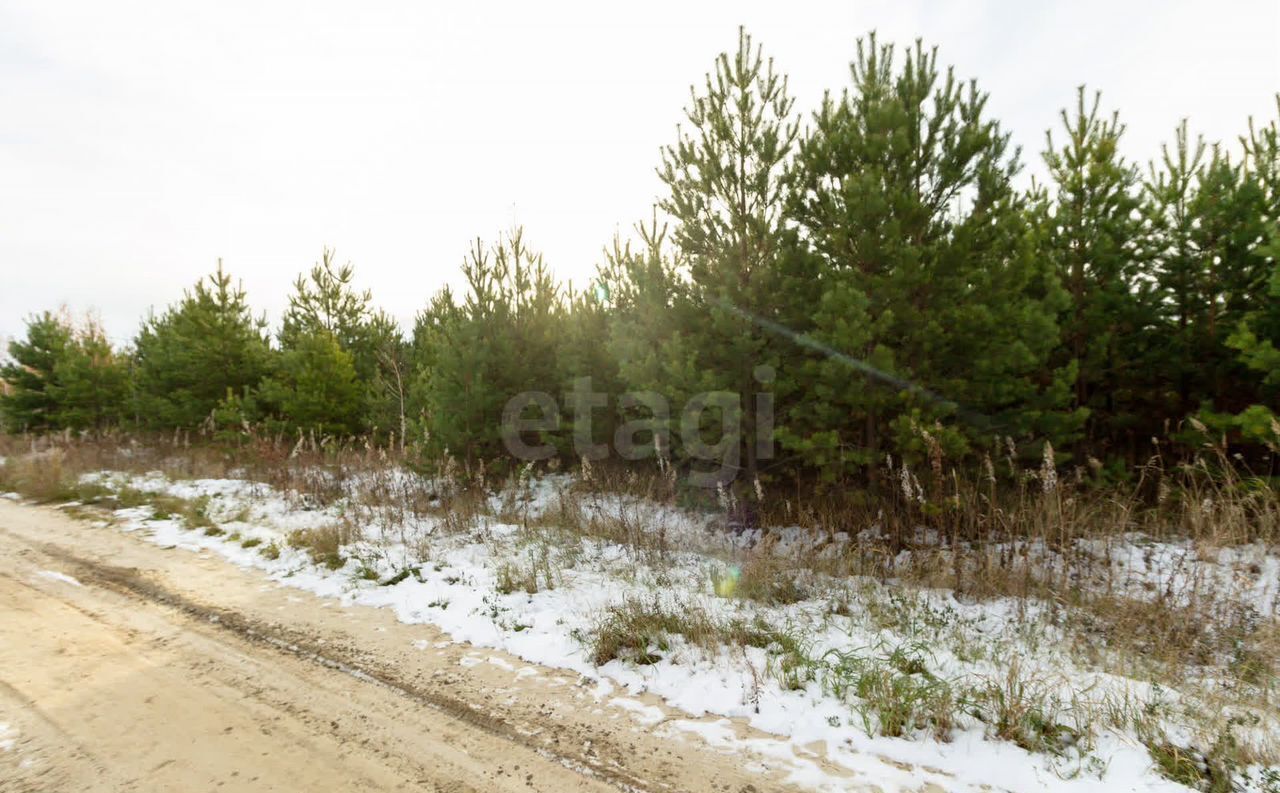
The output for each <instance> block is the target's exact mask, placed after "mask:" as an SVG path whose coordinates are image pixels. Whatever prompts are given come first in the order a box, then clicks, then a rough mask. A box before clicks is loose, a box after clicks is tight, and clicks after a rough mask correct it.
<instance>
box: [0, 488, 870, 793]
mask: <svg viewBox="0 0 1280 793" xmlns="http://www.w3.org/2000/svg"><path fill="white" fill-rule="evenodd" d="M612 696H616V695H612ZM657 704H658V703H656V702H654V701H648V700H644V701H637V700H635V699H630V700H628V701H627V702H623V703H618V702H617V701H615V700H613V699H611V697H603V698H601V697H600V696H599V691H598V689H597V687H596V685H595V681H590V680H585V679H580V678H578V676H577V675H574V674H573V673H570V672H565V671H563V670H554V669H546V668H541V667H531V666H530V665H528V664H526V663H524V662H522V661H520V660H519V659H517V658H514V657H511V656H506V655H503V654H501V653H496V652H492V651H488V650H477V649H476V648H473V647H470V646H468V645H465V644H458V643H451V642H449V640H448V637H447V636H445V635H443V634H441V633H439V632H437V631H434V630H433V629H431V628H430V627H427V626H420V625H412V626H410V625H404V624H402V623H399V622H397V621H396V620H395V619H394V616H393V615H391V614H390V613H389V612H387V611H385V610H378V609H368V608H363V607H342V606H340V605H338V604H337V603H336V601H332V600H325V599H320V598H316V597H312V596H310V595H305V594H302V593H299V592H297V591H294V590H290V589H286V588H282V587H279V586H277V585H275V584H272V583H270V582H268V581H266V580H265V579H264V578H261V577H259V576H256V575H254V574H252V573H249V572H245V571H242V570H240V569H237V568H235V567H233V566H231V565H229V564H227V563H226V562H224V561H222V560H220V559H217V558H214V557H212V556H211V555H208V554H195V553H190V552H187V551H182V550H165V549H162V548H160V547H158V546H155V545H152V544H149V543H146V542H144V541H142V540H140V539H138V538H135V537H132V536H130V535H127V534H124V533H122V532H120V531H118V530H117V529H115V528H112V527H110V526H106V525H102V524H98V525H94V524H93V523H91V522H87V521H85V520H82V519H74V518H71V517H69V516H67V515H65V514H63V513H62V512H61V511H59V510H57V509H55V508H52V507H34V506H26V505H21V504H17V503H14V502H11V501H3V500H0V790H2V791H5V792H6V793H8V791H41V792H42V793H46V792H50V791H80V790H95V791H126V790H127V791H184V792H185V791H204V790H209V791H212V790H219V791H236V790H246V791H247V790H252V791H268V790H289V791H357V790H359V791H366V790H368V791H377V790H436V791H450V792H451V793H452V792H457V793H463V792H464V791H548V793H566V792H567V791H607V790H632V791H659V790H663V791H680V790H688V791H703V790H707V791H710V790H715V791H729V792H730V793H739V792H740V791H752V790H760V791H763V790H783V789H787V786H786V785H785V784H783V782H782V779H783V774H784V773H786V771H787V768H788V765H789V761H786V760H784V761H781V762H779V761H778V760H777V757H776V755H775V756H774V757H773V759H771V760H767V761H766V760H762V759H761V758H751V757H744V756H742V755H741V754H726V753H724V752H723V751H718V750H716V749H713V748H711V747H709V746H707V745H706V744H704V743H703V742H702V740H701V739H698V738H694V737H691V736H690V737H684V733H681V732H680V731H679V730H664V729H662V728H663V727H664V726H667V725H666V724H662V723H659V724H656V725H655V721H656V722H669V721H670V720H671V719H673V718H674V717H673V716H672V715H671V714H668V713H666V711H663V710H661V709H658V708H657ZM637 713H640V714H642V715H645V717H644V718H638V717H637ZM654 713H657V714H659V716H658V718H656V719H655V718H654V717H653V714H654ZM686 723H687V722H686ZM733 729H734V730H735V731H738V732H740V733H741V734H743V735H746V734H748V733H749V730H748V728H746V727H743V726H742V725H733ZM757 737H760V738H762V739H763V736H757ZM796 762H798V763H803V764H808V765H810V766H811V765H812V764H814V763H818V764H821V760H820V759H818V758H817V757H816V756H814V757H803V758H797V759H796ZM826 770H828V771H830V770H831V769H826ZM851 781H852V780H851Z"/></svg>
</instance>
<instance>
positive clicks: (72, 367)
mask: <svg viewBox="0 0 1280 793" xmlns="http://www.w3.org/2000/svg"><path fill="white" fill-rule="evenodd" d="M53 375H54V376H53V384H52V387H51V389H50V390H51V394H52V396H53V399H54V403H55V405H56V409H55V413H54V415H55V417H56V418H55V423H56V424H57V425H58V426H59V427H62V428H66V429H72V430H95V429H96V430H101V429H106V428H109V427H115V426H119V425H120V424H121V423H123V422H124V421H125V420H126V419H127V418H128V409H129V397H130V391H131V388H132V384H131V381H130V371H129V359H128V356H127V355H124V354H122V353H120V352H118V351H116V350H115V349H114V348H113V347H112V346H111V341H110V340H109V339H108V338H107V335H106V332H105V331H104V330H103V329H102V326H101V325H100V324H99V323H98V322H96V321H94V320H88V321H86V322H85V324H84V325H83V326H81V327H80V328H77V329H76V330H75V332H74V334H73V335H72V338H71V342H70V344H68V345H67V346H66V347H65V348H64V352H63V355H62V356H61V357H60V358H59V359H58V361H57V362H56V363H55V364H54V367H53Z"/></svg>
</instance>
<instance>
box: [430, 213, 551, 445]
mask: <svg viewBox="0 0 1280 793" xmlns="http://www.w3.org/2000/svg"><path fill="white" fill-rule="evenodd" d="M462 272H463V275H464V276H465V278H466V281H467V291H466V293H465V294H464V296H463V298H462V300H461V302H458V300H457V299H455V298H454V296H453V294H452V292H451V291H449V290H447V289H446V290H443V291H441V292H440V293H438V294H437V295H436V296H435V298H433V299H432V301H431V304H430V305H429V306H428V307H427V309H426V310H425V311H423V312H422V313H421V314H420V315H419V316H418V320H417V322H416V324H415V328H414V346H415V349H416V350H417V351H419V359H418V362H417V363H418V366H417V374H416V376H415V380H414V382H413V384H412V387H411V400H412V403H413V405H414V407H415V408H416V410H415V411H414V414H415V417H416V418H415V425H416V428H417V432H415V433H414V435H415V437H417V438H420V439H422V441H423V442H424V443H425V445H426V448H428V449H429V450H431V451H432V452H434V453H437V454H443V453H445V452H448V453H450V454H453V455H455V456H457V457H459V458H461V459H463V460H465V461H467V462H468V463H472V464H478V463H480V462H481V461H484V460H494V459H498V458H500V457H504V456H506V450H507V446H506V442H505V441H504V438H503V423H504V422H503V413H504V410H506V409H507V407H508V403H509V401H510V400H512V399H513V398H516V397H519V396H520V395H530V394H546V395H548V396H550V397H552V398H555V395H556V394H558V393H559V390H560V384H561V383H560V379H561V378H560V376H559V368H558V365H557V345H558V343H559V339H560V336H561V331H562V327H563V317H564V305H563V301H562V296H561V293H560V289H559V287H558V286H557V285H556V284H555V282H554V280H553V279H552V277H551V273H550V271H549V270H548V269H547V266H546V264H545V263H544V262H543V260H542V256H541V255H540V254H536V253H534V252H533V251H532V250H531V249H530V248H529V247H528V246H527V245H526V243H525V241H524V232H523V231H522V230H521V229H516V230H514V231H513V232H511V233H510V234H509V235H507V236H505V237H503V238H501V239H500V240H499V241H498V243H497V244H496V245H494V246H493V247H492V248H491V249H486V248H485V247H484V245H483V243H481V242H480V241H479V240H477V241H476V243H475V247H474V248H473V249H472V251H471V253H470V255H469V256H468V258H467V260H466V262H465V263H464V264H463V266H462ZM522 404H523V403H522ZM519 415H521V416H523V417H524V418H527V419H529V420H530V421H537V420H538V419H539V418H541V417H544V411H541V410H540V409H538V408H537V406H535V405H527V406H525V409H524V412H522V413H520V414H519ZM551 418H554V416H552V417H551ZM558 431H559V425H558V423H556V425H555V426H553V427H548V428H547V429H545V430H532V431H530V432H528V433H523V434H522V435H521V438H522V440H524V441H525V442H527V443H528V444H529V445H530V446H531V447H541V446H543V445H545V444H552V443H554V440H555V436H556V435H557V433H558Z"/></svg>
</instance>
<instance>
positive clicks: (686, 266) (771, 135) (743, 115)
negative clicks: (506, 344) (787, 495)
mask: <svg viewBox="0 0 1280 793" xmlns="http://www.w3.org/2000/svg"><path fill="white" fill-rule="evenodd" d="M793 104H794V100H792V99H791V97H790V96H789V95H788V93H787V81H786V78H785V77H784V76H782V75H781V74H780V73H778V72H777V71H776V70H775V68H774V65H773V61H772V59H766V58H765V57H764V55H763V51H762V48H761V47H759V46H757V45H754V44H753V42H752V40H751V37H750V36H749V35H747V33H746V32H745V31H743V30H739V35H738V48H737V50H736V51H735V52H734V53H732V54H730V53H725V54H722V55H721V56H720V57H719V58H718V59H717V60H716V63H715V70H714V73H713V74H709V75H707V77H706V81H705V84H704V86H703V88H702V90H701V91H700V92H696V91H695V92H694V94H693V97H692V103H691V105H690V106H689V107H688V108H687V109H686V111H685V115H686V118H687V120H688V122H689V127H688V128H687V129H685V128H682V129H681V130H680V132H679V136H678V140H677V142H676V143H675V144H674V145H671V146H668V147H667V148H665V149H664V150H663V152H662V167H661V168H659V170H658V175H659V177H660V178H661V179H662V181H663V182H664V184H665V185H666V187H667V189H668V191H669V192H668V193H667V194H666V195H665V196H663V198H662V200H661V202H660V204H659V206H660V208H661V209H662V210H663V211H665V212H666V213H667V214H668V215H669V216H670V217H671V218H672V220H673V229H672V232H671V242H672V247H673V249H674V252H673V253H670V254H668V253H665V252H664V251H663V250H662V247H663V240H664V234H663V232H661V231H659V230H658V229H656V228H653V229H650V230H649V233H648V234H647V235H645V238H644V243H645V244H644V247H645V248H646V250H645V251H644V252H643V253H638V254H633V253H632V252H631V251H630V250H628V249H626V248H622V249H615V251H614V253H613V256H612V258H611V261H610V264H609V271H610V272H609V276H608V278H607V281H611V282H612V283H613V286H614V289H615V292H617V296H616V297H615V300H616V301H618V302H619V303H620V304H621V305H622V306H623V309H622V310H623V311H625V312H628V313H629V316H628V317H627V318H626V319H624V320H623V322H624V324H625V325H626V327H627V330H625V331H623V332H622V334H619V335H615V342H616V344H615V350H617V352H618V353H619V354H620V367H621V368H622V370H623V372H624V376H625V377H626V379H627V381H628V383H629V385H631V386H632V387H633V388H635V389H637V390H643V391H652V392H655V393H658V394H661V395H663V396H664V397H665V398H667V399H668V400H670V403H671V404H672V405H675V406H676V410H679V408H680V406H682V405H687V404H688V402H689V399H690V398H691V397H692V396H693V395H695V394H702V393H714V394H716V395H717V397H718V399H720V400H723V401H722V402H719V403H718V407H716V408H713V409H710V410H706V411H697V412H695V413H693V414H691V415H692V418H694V419H700V420H701V421H702V423H704V424H707V425H708V426H707V427H706V430H707V432H706V438H707V441H706V442H707V443H709V444H718V443H721V442H725V443H728V444H732V448H726V449H725V451H726V452H727V453H728V454H727V456H723V457H722V456H721V455H719V454H717V455H715V456H716V457H720V458H721V459H723V460H725V461H727V462H729V463H730V465H729V472H730V473H738V472H741V473H742V474H743V475H744V476H745V478H746V479H747V481H750V480H752V479H754V478H755V477H756V475H757V474H758V472H759V469H760V460H759V459H758V451H759V449H758V448H757V443H756V442H755V438H756V437H757V434H758V433H757V427H756V415H757V410H756V399H757V394H759V393H761V392H762V391H763V390H764V386H765V383H762V379H764V381H765V382H766V383H767V381H768V380H769V379H771V378H770V377H765V378H761V377H760V376H759V375H760V374H761V373H762V372H766V371H767V372H770V373H772V372H773V371H775V370H776V368H777V365H778V358H777V352H776V351H775V350H774V347H776V346H777V342H776V341H775V340H774V339H772V338H771V337H770V336H769V335H768V334H767V333H766V332H765V331H764V330H763V329H761V328H760V327H759V326H758V325H757V324H756V322H755V318H758V317H764V318H766V319H776V318H777V315H776V307H777V306H778V305H779V302H778V296H779V286H780V283H781V281H780V278H781V265H780V262H781V257H782V256H783V254H784V251H785V248H786V246H785V244H784V243H785V240H786V238H787V232H786V230H785V228H784V223H785V221H786V214H785V212H786V205H787V199H788V196H789V189H790V187H789V184H790V182H789V167H790V160H791V156H792V153H793V151H794V149H795V146H796V141H797V138H798V134H799V126H798V122H797V121H796V119H795V118H794V117H793V113H792V109H793ZM655 224H656V221H655ZM668 257H669V258H668ZM630 301H638V302H634V303H633V304H632V305H627V304H628V302H630ZM761 367H767V369H762V368H761ZM698 413H700V415H697V414H698ZM681 419H682V415H672V416H671V423H673V424H677V425H678V424H679V422H680V421H681ZM726 419H727V423H728V424H730V425H732V426H736V427H740V428H741V431H740V433H739V435H740V437H738V438H733V437H729V438H724V437H717V436H723V435H724V433H723V432H722V431H721V430H719V429H717V428H718V427H721V426H724V424H725V423H726ZM672 437H679V436H678V435H675V434H673V435H672ZM686 440H687V438H686ZM673 450H674V451H675V453H677V454H681V453H683V454H684V455H685V456H687V457H698V456H700V455H699V453H698V452H697V450H694V449H687V448H683V449H682V448H680V447H678V446H677V447H675V448H674V449H673Z"/></svg>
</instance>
